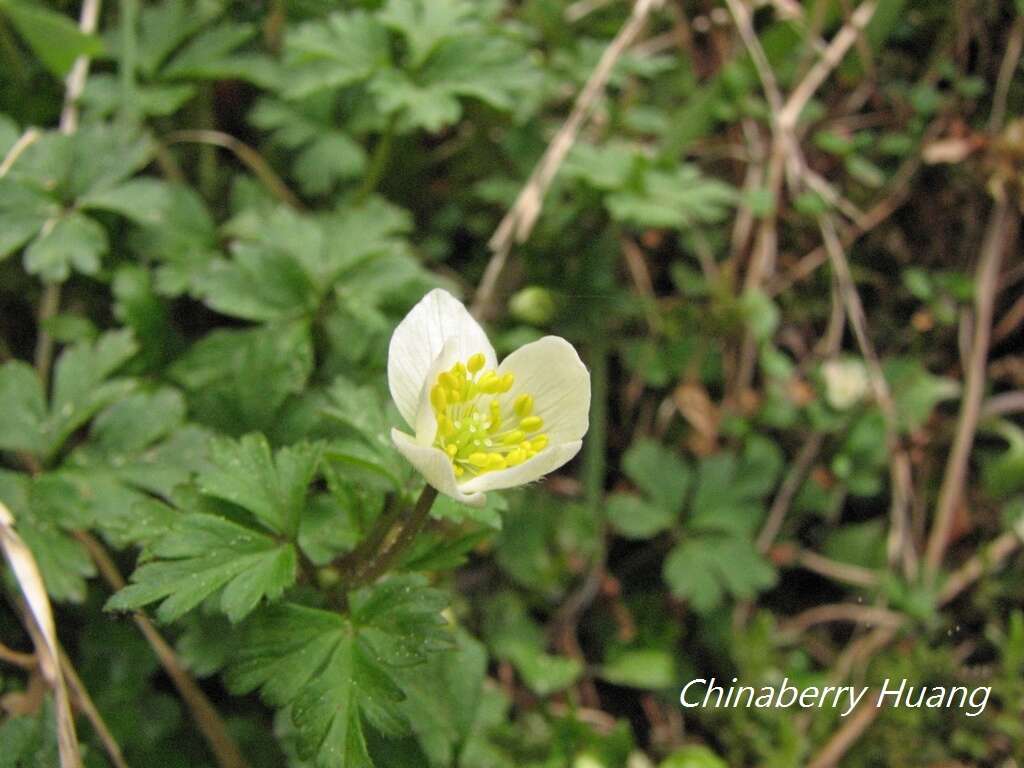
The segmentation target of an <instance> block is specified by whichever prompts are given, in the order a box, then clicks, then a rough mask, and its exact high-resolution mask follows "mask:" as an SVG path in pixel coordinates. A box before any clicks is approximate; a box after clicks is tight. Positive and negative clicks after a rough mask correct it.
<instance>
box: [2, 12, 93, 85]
mask: <svg viewBox="0 0 1024 768" xmlns="http://www.w3.org/2000/svg"><path fill="white" fill-rule="evenodd" d="M0 11H3V13H4V14H6V16H7V18H8V19H10V21H11V24H13V25H14V28H15V29H17V30H18V33H19V34H20V35H21V36H22V37H23V38H25V42H27V43H28V44H29V47H30V48H31V49H32V51H33V52H34V53H35V54H36V56H38V57H39V59H40V61H42V62H43V64H45V65H46V67H47V69H49V70H50V71H51V72H52V73H53V74H55V75H56V76H57V77H64V75H66V74H67V73H68V72H69V71H70V70H71V65H72V64H74V63H75V59H77V58H78V57H79V56H98V55H100V54H101V53H103V43H102V42H101V41H100V40H99V39H98V38H96V37H94V36H93V35H87V34H85V33H84V32H82V31H81V30H80V29H79V28H78V25H77V24H75V22H73V21H72V20H71V19H69V18H68V17H67V16H65V15H64V14H62V13H56V12H55V11H51V10H50V9H48V8H45V7H43V6H41V5H37V4H36V3H34V2H29V0H0Z"/></svg>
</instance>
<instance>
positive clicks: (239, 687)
mask: <svg viewBox="0 0 1024 768" xmlns="http://www.w3.org/2000/svg"><path fill="white" fill-rule="evenodd" d="M423 584H424V582H423V581H422V580H418V579H399V580H395V579H392V580H389V581H386V582H383V583H382V584H380V585H377V586H375V587H371V588H368V589H365V590H361V591H359V592H357V593H355V594H354V595H353V596H352V610H351V615H350V617H346V616H343V615H341V614H339V613H337V612H334V611H324V610H319V609H315V608H307V607H304V606H299V605H295V604H287V603H286V604H283V605H277V606H272V607H270V608H268V609H267V610H265V611H263V612H261V613H260V614H258V615H257V616H255V617H254V618H253V620H252V621H251V622H249V624H248V625H247V626H246V633H245V636H244V637H243V642H242V643H241V644H240V650H239V654H238V656H237V658H236V660H235V661H234V663H233V664H232V665H231V667H230V668H229V669H228V673H227V681H228V685H229V687H230V688H231V689H232V690H233V691H235V692H237V693H248V692H249V691H252V690H255V689H257V688H259V689H260V691H261V693H262V695H263V698H264V699H265V700H266V701H267V702H268V703H270V704H272V705H274V706H276V707H281V708H287V710H288V711H289V713H290V717H291V720H292V723H293V724H294V726H295V728H296V737H297V748H298V754H299V757H300V758H301V759H303V760H312V761H314V763H315V765H317V766H324V767H325V768H326V767H327V766H337V765H345V766H372V765H373V763H372V762H371V760H370V757H369V753H368V750H367V746H366V736H365V724H366V723H369V724H370V725H372V726H373V727H374V728H375V729H376V730H378V731H380V732H381V733H384V734H386V735H388V736H391V737H395V736H400V735H402V734H405V733H408V732H409V723H408V722H407V719H406V716H405V715H404V714H403V712H402V710H401V709H400V708H399V704H400V703H401V702H402V701H403V700H404V699H405V697H406V695H405V694H404V693H403V691H402V689H401V688H400V687H399V685H398V683H397V682H396V674H397V672H398V669H399V668H400V667H406V666H408V665H409V664H410V663H422V662H423V661H425V660H426V659H427V658H428V657H429V655H430V654H432V653H434V652H436V651H437V650H440V648H441V647H443V646H450V636H449V633H448V632H447V631H446V630H444V629H443V625H444V620H443V619H442V618H441V615H440V611H441V609H442V608H443V606H444V602H445V601H444V599H443V596H442V595H441V594H440V593H437V592H435V591H434V590H430V589H428V588H426V587H424V586H423ZM439 641H440V643H441V644H439Z"/></svg>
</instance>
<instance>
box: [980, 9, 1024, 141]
mask: <svg viewBox="0 0 1024 768" xmlns="http://www.w3.org/2000/svg"><path fill="white" fill-rule="evenodd" d="M1022 51H1024V15H1021V14H1017V18H1015V19H1014V20H1013V26H1011V27H1010V36H1009V39H1008V40H1007V42H1006V53H1005V54H1004V55H1003V61H1002V63H1001V64H1000V66H999V76H998V77H997V79H996V88H995V92H994V94H993V96H992V113H991V114H990V115H989V118H988V132H989V133H991V134H995V133H996V132H998V131H999V130H1000V128H1002V126H1003V120H1004V119H1005V117H1006V97H1007V96H1008V95H1009V93H1010V83H1011V82H1012V80H1013V73H1014V72H1015V71H1016V69H1017V64H1018V63H1019V62H1020V55H1021V52H1022Z"/></svg>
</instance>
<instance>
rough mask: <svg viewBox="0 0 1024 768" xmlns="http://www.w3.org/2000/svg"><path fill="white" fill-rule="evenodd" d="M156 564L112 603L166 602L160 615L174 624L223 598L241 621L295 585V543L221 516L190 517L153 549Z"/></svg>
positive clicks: (125, 606) (119, 606) (120, 606)
mask: <svg viewBox="0 0 1024 768" xmlns="http://www.w3.org/2000/svg"><path fill="white" fill-rule="evenodd" d="M152 554H153V556H154V557H155V558H157V559H156V560H155V561H154V562H150V563H146V564H144V565H142V566H140V567H139V568H138V569H137V570H136V571H135V573H133V574H132V583H131V584H129V585H128V586H127V587H125V588H124V589H122V590H121V591H120V592H118V593H117V594H116V595H114V596H113V597H112V598H110V600H109V601H108V602H107V606H106V607H107V609H108V610H120V611H123V610H131V609H135V608H141V607H142V606H144V605H148V604H149V603H153V602H156V601H157V600H161V601H162V602H161V603H160V607H159V608H158V609H157V616H158V617H159V618H160V620H161V621H164V622H170V621H174V620H175V619H177V618H178V617H180V616H182V615H183V614H185V613H187V612H188V611H190V610H192V609H193V608H195V607H196V606H197V605H199V603H201V602H202V601H203V600H205V599H206V598H207V597H209V596H210V595H213V594H215V593H218V592H219V593H220V600H219V606H220V609H221V610H222V611H223V612H224V613H225V614H226V615H227V617H228V618H229V619H230V620H231V621H233V622H235V621H239V620H241V619H243V618H245V616H247V615H248V614H249V613H250V612H251V611H252V610H253V609H254V608H255V607H256V606H257V605H258V604H259V602H260V600H261V599H263V598H267V599H269V600H274V599H276V598H278V597H280V595H281V593H282V592H283V591H284V590H285V589H286V588H287V587H289V586H291V585H292V584H293V583H294V581H295V573H296V567H297V562H296V552H295V547H294V546H293V545H292V544H290V543H281V542H278V541H276V540H275V539H274V538H272V537H271V536H267V535H265V534H262V533H258V532H257V531H254V530H253V529H251V528H247V527H245V526H243V525H239V524H237V523H234V522H231V521H230V520H226V519H224V518H221V517H217V516H215V515H209V514H203V513H188V514H185V515H183V516H182V517H181V518H180V519H179V521H178V522H177V524H176V525H175V526H174V527H173V528H172V529H171V531H170V532H169V533H167V534H166V535H165V536H163V537H161V538H160V539H159V540H158V541H157V542H156V543H155V544H154V545H153V547H152Z"/></svg>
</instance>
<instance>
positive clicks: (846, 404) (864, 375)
mask: <svg viewBox="0 0 1024 768" xmlns="http://www.w3.org/2000/svg"><path fill="white" fill-rule="evenodd" d="M821 374H822V376H823V377H824V379H825V399H826V400H828V404H829V405H831V406H832V407H833V408H835V409H836V410H837V411H845V410H846V409H847V408H851V407H853V406H854V405H856V404H857V403H859V402H860V401H861V399H862V398H863V397H864V395H866V394H867V391H868V372H867V369H866V368H865V367H864V363H862V362H861V361H860V360H855V359H852V358H846V359H843V360H829V361H828V362H826V363H824V364H823V365H822V366H821Z"/></svg>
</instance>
